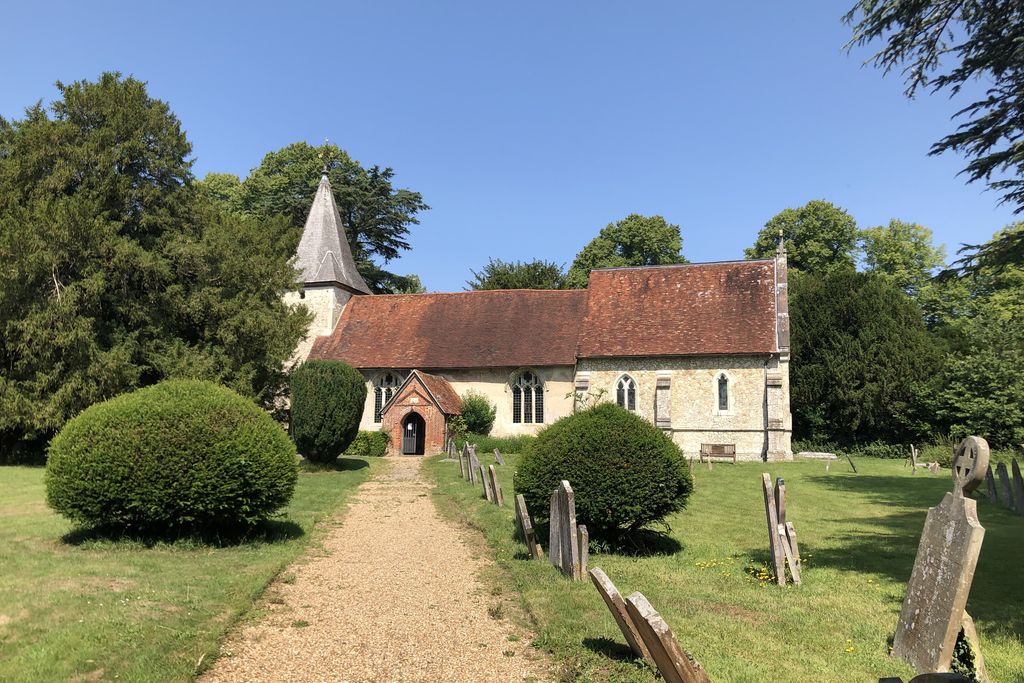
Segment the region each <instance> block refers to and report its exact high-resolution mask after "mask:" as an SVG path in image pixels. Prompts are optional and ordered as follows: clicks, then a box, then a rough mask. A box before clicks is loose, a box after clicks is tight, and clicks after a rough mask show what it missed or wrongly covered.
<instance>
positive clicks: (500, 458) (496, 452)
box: [494, 448, 505, 465]
mask: <svg viewBox="0 0 1024 683" xmlns="http://www.w3.org/2000/svg"><path fill="white" fill-rule="evenodd" d="M494 461H495V462H496V463H498V464H499V465H504V464H505V458H504V456H502V454H501V451H499V450H498V449H497V448H495V449H494Z"/></svg>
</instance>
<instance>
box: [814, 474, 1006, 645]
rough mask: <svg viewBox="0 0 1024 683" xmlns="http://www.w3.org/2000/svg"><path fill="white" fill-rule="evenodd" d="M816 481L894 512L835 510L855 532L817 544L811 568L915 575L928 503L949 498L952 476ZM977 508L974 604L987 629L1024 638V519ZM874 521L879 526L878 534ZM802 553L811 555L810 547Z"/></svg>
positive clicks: (982, 504) (985, 505)
mask: <svg viewBox="0 0 1024 683" xmlns="http://www.w3.org/2000/svg"><path fill="white" fill-rule="evenodd" d="M809 480H810V481H813V482H814V483H816V484H818V485H820V486H823V487H827V488H832V489H834V490H837V491H839V492H840V493H852V494H856V495H857V496H860V497H861V498H863V499H866V500H870V501H872V502H873V503H876V504H878V505H880V506H882V507H884V508H886V509H891V510H893V512H892V513H891V514H887V515H878V516H875V517H870V518H865V517H863V516H857V515H853V514H850V515H849V516H845V517H844V515H843V511H842V509H841V507H837V508H834V509H833V510H831V514H832V515H833V519H834V520H835V522H836V523H838V524H839V526H840V527H841V528H848V529H850V531H849V532H848V533H847V534H846V535H845V536H843V537H841V538H839V539H836V540H837V541H839V543H838V544H837V546H833V547H823V548H816V549H814V550H813V552H812V553H811V555H812V557H811V562H810V566H811V567H832V568H835V569H840V570H846V571H855V572H863V573H870V574H884V575H886V576H888V577H890V578H891V579H893V580H895V581H897V582H900V583H905V582H907V581H908V580H909V579H910V573H911V571H912V570H913V567H914V559H915V557H916V556H917V547H918V544H919V542H920V539H921V532H922V530H923V529H924V523H925V518H926V517H927V514H928V508H929V507H932V506H935V505H938V504H939V503H940V502H942V498H943V496H944V495H945V493H946V492H947V491H949V490H951V488H952V483H951V481H950V480H949V479H948V478H942V479H939V478H935V479H923V480H917V481H914V480H911V481H908V479H907V478H906V477H885V476H864V475H861V476H851V477H841V478H840V477H810V478H809ZM977 495H978V492H975V496H976V497H977ZM977 507H978V518H979V521H980V522H981V525H982V526H983V527H984V528H985V539H984V542H983V543H982V547H981V555H980V557H979V560H978V567H977V569H976V571H975V574H974V582H973V584H972V586H971V594H970V598H969V599H968V603H967V609H968V611H969V612H970V613H971V616H972V617H974V620H975V622H977V623H978V624H979V626H983V628H984V630H985V632H987V633H989V634H998V635H1002V636H1007V637H1010V638H1014V639H1015V640H1017V641H1018V642H1024V610H1021V609H1020V605H1021V604H1024V582H1021V581H1020V580H1019V577H1018V575H1017V573H1018V567H1019V566H1020V557H1021V547H1022V539H1024V519H1021V518H1020V517H1016V516H1014V515H1013V514H1012V513H1010V512H1007V511H1005V510H1000V509H998V508H996V507H995V506H993V505H991V504H990V503H989V502H988V501H987V500H979V501H978V506H977ZM907 508H910V510H909V511H908V510H907ZM872 527H874V528H876V529H877V532H872V531H871V528H872ZM801 553H802V554H804V553H805V551H804V549H803V548H801ZM894 626H895V625H894Z"/></svg>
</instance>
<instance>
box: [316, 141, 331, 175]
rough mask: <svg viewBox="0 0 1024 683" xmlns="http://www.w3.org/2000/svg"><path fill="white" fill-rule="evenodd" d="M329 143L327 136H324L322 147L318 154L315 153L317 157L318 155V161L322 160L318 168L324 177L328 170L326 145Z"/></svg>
mask: <svg viewBox="0 0 1024 683" xmlns="http://www.w3.org/2000/svg"><path fill="white" fill-rule="evenodd" d="M329 144H331V141H330V140H329V139H327V138H324V148H323V149H322V150H320V154H318V155H317V157H319V159H320V161H321V162H323V168H322V169H321V170H320V173H321V174H322V175H323V176H324V177H325V178H326V177H327V171H328V170H330V168H329V166H328V163H327V145H329Z"/></svg>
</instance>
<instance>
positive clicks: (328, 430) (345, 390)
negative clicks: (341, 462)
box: [292, 360, 366, 462]
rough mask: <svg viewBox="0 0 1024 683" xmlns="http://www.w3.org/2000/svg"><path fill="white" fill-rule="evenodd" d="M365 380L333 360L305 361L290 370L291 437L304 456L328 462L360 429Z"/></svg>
mask: <svg viewBox="0 0 1024 683" xmlns="http://www.w3.org/2000/svg"><path fill="white" fill-rule="evenodd" d="M365 403H366V380H365V379H364V378H363V376H362V374H360V372H359V371H358V370H356V369H355V368H353V367H351V366H348V365H346V364H345V363H339V362H338V361H333V360H310V361H306V362H305V363H303V364H302V365H300V366H299V367H298V368H296V369H295V371H294V372H293V373H292V438H293V439H295V445H296V446H297V447H298V449H299V453H301V454H302V455H303V456H304V457H305V458H306V459H308V460H311V461H312V462H331V461H333V460H335V459H336V458H337V457H338V456H339V455H341V454H342V453H343V452H344V451H345V449H346V448H348V447H349V444H351V443H352V441H353V440H354V439H355V438H356V435H357V434H358V433H359V421H360V420H361V419H363V406H364V404H365Z"/></svg>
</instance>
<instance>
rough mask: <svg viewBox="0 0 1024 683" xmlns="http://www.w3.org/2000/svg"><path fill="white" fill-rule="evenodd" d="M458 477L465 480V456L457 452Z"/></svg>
mask: <svg viewBox="0 0 1024 683" xmlns="http://www.w3.org/2000/svg"><path fill="white" fill-rule="evenodd" d="M459 476H460V477H462V478H463V479H465V478H466V454H465V453H463V452H461V451H460V452H459Z"/></svg>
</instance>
